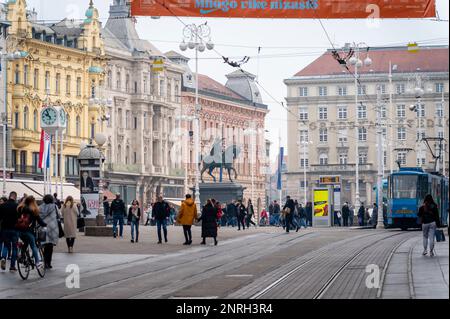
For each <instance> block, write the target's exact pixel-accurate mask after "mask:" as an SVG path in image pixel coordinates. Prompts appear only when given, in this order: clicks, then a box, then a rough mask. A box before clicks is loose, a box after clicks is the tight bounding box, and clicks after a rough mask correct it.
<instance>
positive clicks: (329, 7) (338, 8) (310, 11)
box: [131, 0, 436, 19]
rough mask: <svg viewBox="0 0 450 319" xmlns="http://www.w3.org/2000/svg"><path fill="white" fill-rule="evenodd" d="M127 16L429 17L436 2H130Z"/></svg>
mask: <svg viewBox="0 0 450 319" xmlns="http://www.w3.org/2000/svg"><path fill="white" fill-rule="evenodd" d="M131 14H132V15H134V16H180V17H216V18H218V17H221V18H302V19H315V18H316V19H318V18H320V19H364V18H433V17H436V0H389V1H386V0H303V1H284V0H273V1H272V0H268V1H266V0H132V3H131Z"/></svg>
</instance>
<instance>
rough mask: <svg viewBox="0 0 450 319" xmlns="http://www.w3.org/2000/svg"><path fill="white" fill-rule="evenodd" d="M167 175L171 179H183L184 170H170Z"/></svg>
mask: <svg viewBox="0 0 450 319" xmlns="http://www.w3.org/2000/svg"><path fill="white" fill-rule="evenodd" d="M169 175H170V176H173V177H184V175H185V170H184V169H182V168H170V169H169Z"/></svg>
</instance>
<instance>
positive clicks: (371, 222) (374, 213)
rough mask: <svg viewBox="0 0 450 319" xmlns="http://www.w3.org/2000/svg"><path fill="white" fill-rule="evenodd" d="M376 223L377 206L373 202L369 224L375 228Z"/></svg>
mask: <svg viewBox="0 0 450 319" xmlns="http://www.w3.org/2000/svg"><path fill="white" fill-rule="evenodd" d="M377 223H378V206H377V204H375V203H374V204H373V209H372V216H371V218H370V224H371V225H372V226H373V228H377Z"/></svg>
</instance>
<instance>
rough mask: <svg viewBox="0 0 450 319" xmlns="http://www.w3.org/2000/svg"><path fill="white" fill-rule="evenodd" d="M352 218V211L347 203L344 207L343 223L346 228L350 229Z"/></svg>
mask: <svg viewBox="0 0 450 319" xmlns="http://www.w3.org/2000/svg"><path fill="white" fill-rule="evenodd" d="M349 216H350V209H349V208H348V203H347V202H345V203H344V206H342V222H343V224H344V227H348V219H349Z"/></svg>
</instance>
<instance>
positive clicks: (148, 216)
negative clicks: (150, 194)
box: [144, 203, 153, 226]
mask: <svg viewBox="0 0 450 319" xmlns="http://www.w3.org/2000/svg"><path fill="white" fill-rule="evenodd" d="M152 207H153V203H150V204H149V205H148V207H147V220H146V221H145V225H144V226H148V225H149V224H151V219H152Z"/></svg>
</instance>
